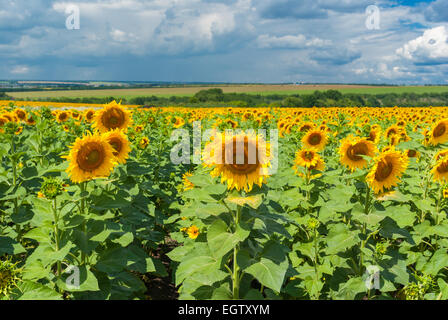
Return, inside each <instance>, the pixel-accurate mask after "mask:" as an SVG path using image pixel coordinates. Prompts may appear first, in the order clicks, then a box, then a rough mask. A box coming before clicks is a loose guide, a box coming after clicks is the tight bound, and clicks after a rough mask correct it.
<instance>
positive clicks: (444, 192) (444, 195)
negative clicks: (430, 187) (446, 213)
mask: <svg viewBox="0 0 448 320" xmlns="http://www.w3.org/2000/svg"><path fill="white" fill-rule="evenodd" d="M443 198H445V199H448V189H444V190H443Z"/></svg>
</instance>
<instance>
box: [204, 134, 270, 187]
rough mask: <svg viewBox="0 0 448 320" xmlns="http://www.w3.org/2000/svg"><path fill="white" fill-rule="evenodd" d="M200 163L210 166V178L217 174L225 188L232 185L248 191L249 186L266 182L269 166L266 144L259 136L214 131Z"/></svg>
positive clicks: (268, 153) (268, 149)
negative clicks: (228, 134)
mask: <svg viewBox="0 0 448 320" xmlns="http://www.w3.org/2000/svg"><path fill="white" fill-rule="evenodd" d="M203 159H204V162H205V163H204V165H205V166H208V167H214V169H213V170H212V171H211V172H210V175H211V176H212V177H218V176H220V177H221V183H225V182H227V188H228V189H229V190H231V189H234V188H236V189H237V190H238V191H239V190H241V189H244V190H245V191H246V192H250V191H251V190H252V188H253V185H254V184H256V185H258V186H259V187H261V186H262V184H263V183H265V182H266V176H267V175H268V173H267V168H268V167H269V166H270V160H271V155H270V144H269V143H266V142H265V141H264V139H263V137H262V136H261V135H255V134H254V133H244V132H242V133H239V134H237V135H231V136H230V137H227V139H226V136H225V134H224V133H221V134H216V136H215V137H214V139H213V140H212V141H211V142H209V143H208V144H207V145H206V147H205V149H204V153H203Z"/></svg>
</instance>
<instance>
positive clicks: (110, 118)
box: [93, 101, 131, 133]
mask: <svg viewBox="0 0 448 320" xmlns="http://www.w3.org/2000/svg"><path fill="white" fill-rule="evenodd" d="M130 123H131V113H130V112H129V111H128V110H126V108H125V107H123V106H122V105H121V104H118V103H116V102H115V101H112V102H111V103H109V104H107V105H105V106H104V108H103V109H102V110H99V111H97V112H96V114H95V117H94V122H93V127H94V128H95V129H97V130H98V131H99V132H101V133H105V132H107V131H110V130H114V129H121V130H124V131H127V129H128V126H129V124H130Z"/></svg>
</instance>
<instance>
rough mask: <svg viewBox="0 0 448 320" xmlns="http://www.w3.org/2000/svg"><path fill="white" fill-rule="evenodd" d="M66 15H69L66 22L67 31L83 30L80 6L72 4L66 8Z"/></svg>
mask: <svg viewBox="0 0 448 320" xmlns="http://www.w3.org/2000/svg"><path fill="white" fill-rule="evenodd" d="M65 14H66V15H68V16H67V19H66V20H65V27H66V28H67V30H79V29H80V28H81V17H80V10H79V6H77V5H75V4H70V5H68V6H67V7H66V8H65Z"/></svg>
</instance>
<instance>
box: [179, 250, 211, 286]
mask: <svg viewBox="0 0 448 320" xmlns="http://www.w3.org/2000/svg"><path fill="white" fill-rule="evenodd" d="M212 269H219V264H218V260H216V259H215V258H213V257H210V256H197V257H191V258H189V259H187V260H184V261H182V262H181V263H180V264H179V266H178V267H177V270H176V286H178V285H180V284H181V283H182V281H184V280H185V279H186V278H189V277H190V276H191V275H193V274H195V273H197V272H204V271H207V272H210V270H212Z"/></svg>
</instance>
